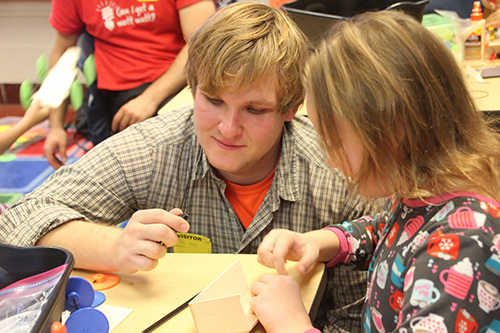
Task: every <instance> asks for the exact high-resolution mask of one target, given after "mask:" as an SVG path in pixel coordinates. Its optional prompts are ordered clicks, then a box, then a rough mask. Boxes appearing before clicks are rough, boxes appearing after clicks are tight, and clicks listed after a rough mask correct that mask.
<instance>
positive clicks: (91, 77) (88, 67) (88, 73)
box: [83, 54, 97, 87]
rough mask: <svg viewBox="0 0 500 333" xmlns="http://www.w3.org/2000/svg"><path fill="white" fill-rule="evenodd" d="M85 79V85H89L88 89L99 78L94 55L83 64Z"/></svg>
mask: <svg viewBox="0 0 500 333" xmlns="http://www.w3.org/2000/svg"><path fill="white" fill-rule="evenodd" d="M83 77H84V78H85V84H86V85H87V87H90V85H91V84H92V83H94V81H95V79H96V77H97V73H96V70H95V59H94V55H93V54H91V55H89V56H88V57H87V59H85V62H84V63H83Z"/></svg>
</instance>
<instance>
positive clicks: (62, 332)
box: [50, 321, 67, 333]
mask: <svg viewBox="0 0 500 333" xmlns="http://www.w3.org/2000/svg"><path fill="white" fill-rule="evenodd" d="M50 333H67V332H66V326H64V325H63V324H62V323H61V322H58V321H56V322H54V323H53V324H52V326H51V327H50Z"/></svg>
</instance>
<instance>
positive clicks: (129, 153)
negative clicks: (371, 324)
mask: <svg viewBox="0 0 500 333" xmlns="http://www.w3.org/2000/svg"><path fill="white" fill-rule="evenodd" d="M225 186H226V185H225V183H224V181H222V180H221V179H219V178H218V177H217V176H216V175H215V173H214V172H213V170H212V168H211V167H210V165H209V163H208V161H207V158H206V155H205V153H204V151H203V150H202V148H201V146H200V144H199V143H198V140H197V138H196V134H195V131H194V124H193V107H192V106H189V107H184V108H181V109H178V110H175V111H171V112H168V113H166V114H163V115H160V116H157V117H154V118H151V119H149V120H147V121H144V122H142V123H140V124H137V125H134V126H131V127H129V128H128V129H127V130H125V131H123V132H121V133H119V134H117V135H114V136H113V137H111V138H109V139H108V140H106V141H104V142H103V143H101V144H99V145H97V146H96V147H94V148H93V149H92V150H91V151H90V152H89V153H87V154H86V155H85V156H84V157H83V158H81V159H80V160H79V161H77V162H76V163H74V164H73V165H69V166H65V167H63V168H61V169H59V170H58V171H57V172H55V173H54V174H53V175H52V176H51V177H50V178H49V179H48V180H47V181H46V182H45V183H44V184H43V185H42V186H40V187H39V188H37V189H36V190H34V191H33V192H32V193H30V194H28V195H26V196H24V197H23V198H22V199H21V200H20V201H18V202H17V203H16V204H14V205H13V206H12V207H11V208H10V209H9V210H8V211H7V212H5V213H4V214H2V216H0V242H2V243H8V244H12V245H18V246H29V245H34V244H35V243H36V241H37V240H38V239H39V238H40V237H41V236H43V235H44V234H45V233H47V232H48V231H50V230H51V229H53V228H55V227H57V226H59V225H61V224H62V223H65V222H67V221H70V220H75V219H86V220H89V221H92V222H99V223H107V224H112V225H116V224H118V223H120V222H122V221H124V220H127V219H129V218H130V217H131V216H132V214H133V213H134V212H136V211H137V210H140V209H149V208H162V209H165V210H170V209H172V208H176V207H178V208H181V209H182V210H183V211H184V212H185V213H187V214H188V215H189V224H190V231H189V232H190V233H193V234H199V235H203V236H205V237H208V238H209V239H210V241H211V242H212V252H213V253H256V252H257V248H258V246H259V244H260V243H261V241H262V239H263V238H264V236H265V235H266V234H267V233H268V232H269V231H270V230H271V229H275V228H284V229H290V230H293V231H297V232H301V233H302V232H307V231H310V230H315V229H320V228H322V227H325V226H327V225H329V224H332V223H340V222H343V221H346V220H353V219H355V218H357V217H360V216H362V215H364V214H365V213H367V209H368V208H369V205H367V204H366V202H365V201H364V200H362V199H361V198H360V197H358V196H355V195H351V196H349V195H348V193H347V184H346V181H345V178H344V177H343V176H342V174H341V173H340V172H339V171H338V170H336V169H331V168H330V167H329V166H328V165H327V164H326V163H325V161H324V159H323V155H322V151H321V149H320V148H319V145H318V144H317V142H316V132H315V130H314V128H313V126H312V125H311V122H310V121H309V119H307V118H306V117H303V116H300V115H297V116H295V118H294V119H293V120H292V121H291V122H288V123H286V124H285V126H284V130H283V135H282V145H281V158H280V160H279V162H278V166H277V168H276V173H275V177H274V180H273V183H272V185H271V188H270V189H269V191H268V193H267V195H266V197H265V198H264V201H263V203H262V204H261V206H260V208H259V210H258V212H257V214H256V215H255V217H254V219H253V221H252V223H251V224H250V226H249V228H248V229H247V230H245V229H244V228H243V226H242V225H241V223H240V221H239V220H238V217H237V216H236V214H235V212H234V210H233V209H232V207H231V205H230V203H229V201H228V200H227V198H226V197H225V195H224V190H225ZM338 272H339V274H337V273H335V274H333V275H334V276H333V279H335V281H337V282H336V285H339V284H340V285H341V286H342V289H341V290H336V291H335V302H336V304H335V307H342V306H344V305H347V304H350V303H353V302H355V301H357V300H359V299H360V298H362V297H363V296H364V294H365V292H366V284H365V283H366V280H364V277H363V276H361V277H360V276H359V275H356V281H353V276H352V275H351V272H347V271H346V272H342V273H341V270H338ZM360 279H361V281H360ZM351 285H352V286H354V285H361V286H362V287H361V288H357V289H360V290H357V291H356V290H353V289H352V288H351ZM339 291H340V293H339ZM357 319H358V320H360V317H358V318H357Z"/></svg>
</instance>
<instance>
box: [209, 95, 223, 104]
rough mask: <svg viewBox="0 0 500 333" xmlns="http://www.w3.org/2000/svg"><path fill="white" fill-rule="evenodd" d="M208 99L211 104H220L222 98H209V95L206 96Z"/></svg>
mask: <svg viewBox="0 0 500 333" xmlns="http://www.w3.org/2000/svg"><path fill="white" fill-rule="evenodd" d="M207 98H208V100H209V101H210V103H212V104H221V103H222V100H221V99H218V98H210V97H207Z"/></svg>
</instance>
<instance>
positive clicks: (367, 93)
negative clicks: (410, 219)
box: [304, 11, 500, 200]
mask: <svg viewBox="0 0 500 333" xmlns="http://www.w3.org/2000/svg"><path fill="white" fill-rule="evenodd" d="M304 84H305V86H306V91H307V98H308V99H311V102H312V104H313V105H314V107H315V110H316V116H317V119H318V123H319V124H322V126H321V127H320V128H318V132H319V133H320V136H321V137H322V139H323V140H322V143H323V147H324V149H325V151H326V152H327V154H328V155H329V158H330V159H331V160H333V161H335V162H336V163H341V161H342V158H341V157H342V156H343V154H344V152H343V150H342V148H340V149H339V148H337V147H335V146H334V144H333V143H335V142H338V134H337V133H336V132H335V123H336V119H343V120H345V121H347V122H348V123H349V124H350V125H352V126H353V128H354V129H355V131H356V132H357V134H358V135H359V137H360V138H361V140H362V142H363V145H364V149H365V156H364V160H363V166H362V168H361V171H360V173H359V175H358V176H359V178H358V181H357V185H358V186H360V188H361V187H363V186H364V183H365V182H366V180H367V179H369V177H371V176H374V175H375V176H380V175H383V177H384V180H385V181H386V182H387V183H388V184H389V187H390V188H391V189H392V190H393V191H394V192H395V193H401V194H402V196H403V197H406V198H421V199H424V198H426V197H430V196H434V195H439V194H444V193H450V192H455V191H458V190H463V191H467V190H471V189H473V190H477V191H480V192H482V193H486V194H487V195H488V196H489V197H491V198H493V199H496V200H499V199H500V179H499V173H498V170H499V167H500V138H499V135H498V133H497V132H496V131H495V130H494V129H493V128H492V126H490V125H489V124H488V123H487V122H486V121H485V120H484V118H483V115H482V114H481V112H479V111H478V110H477V108H476V106H475V103H474V100H473V99H472V97H471V95H470V93H469V91H468V88H467V86H466V82H465V80H464V77H463V74H462V71H461V69H460V67H459V66H458V64H457V63H456V61H455V59H454V57H453V55H452V53H451V52H450V51H449V50H448V49H447V48H446V47H445V46H444V44H443V43H442V42H441V41H440V40H439V39H438V38H437V37H435V36H434V35H433V34H432V33H431V32H429V31H428V30H427V29H426V28H424V27H423V26H422V25H421V24H420V23H419V22H417V21H416V20H414V19H413V18H411V17H409V16H407V15H405V14H403V13H400V12H394V11H380V12H373V13H366V14H362V15H359V16H356V17H354V18H352V19H350V20H349V21H346V22H339V23H338V24H336V25H335V26H334V27H333V28H332V30H331V31H330V33H329V35H328V37H327V39H326V40H324V41H323V42H322V43H321V44H320V45H319V46H318V47H317V49H316V50H315V52H314V53H313V54H312V55H311V57H310V59H309V60H308V64H307V65H306V69H305V75H304ZM344 167H345V166H344ZM347 167H348V166H347Z"/></svg>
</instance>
